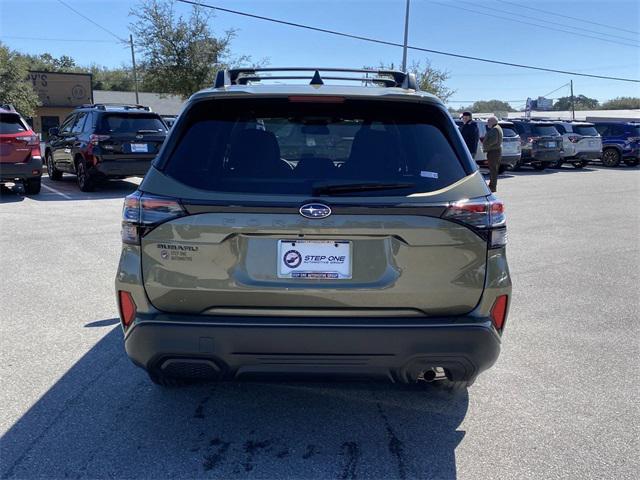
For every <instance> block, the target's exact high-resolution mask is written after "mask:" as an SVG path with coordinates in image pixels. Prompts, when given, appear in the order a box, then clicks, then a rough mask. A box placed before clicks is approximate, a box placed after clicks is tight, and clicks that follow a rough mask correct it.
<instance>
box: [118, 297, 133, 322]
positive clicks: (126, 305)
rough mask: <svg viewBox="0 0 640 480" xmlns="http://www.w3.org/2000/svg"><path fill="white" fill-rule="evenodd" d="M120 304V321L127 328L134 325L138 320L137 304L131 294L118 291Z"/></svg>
mask: <svg viewBox="0 0 640 480" xmlns="http://www.w3.org/2000/svg"><path fill="white" fill-rule="evenodd" d="M118 303H119V304H120V319H121V320H122V324H123V325H124V326H125V327H128V326H129V325H131V323H133V320H134V318H136V302H134V301H133V297H132V296H131V294H130V293H129V292H125V291H124V290H118Z"/></svg>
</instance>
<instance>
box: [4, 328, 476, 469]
mask: <svg viewBox="0 0 640 480" xmlns="http://www.w3.org/2000/svg"><path fill="white" fill-rule="evenodd" d="M114 320H115V319H107V320H100V321H96V322H91V323H90V324H89V325H92V326H99V325H100V326H101V325H107V324H109V322H111V321H114ZM14 381H21V380H17V379H14ZM467 408H468V395H467V392H466V390H464V391H462V392H458V393H455V394H454V393H451V392H448V391H442V390H440V389H437V388H434V387H430V386H427V387H425V388H421V389H418V388H409V387H407V386H400V385H392V384H379V383H355V382H347V383H344V382H343V383H309V382H305V383H283V382H230V383H219V384H208V385H199V386H192V387H187V388H182V389H163V388H160V387H157V386H155V385H153V384H151V383H150V382H149V380H148V379H147V377H146V375H145V374H144V372H142V371H141V370H139V369H137V368H136V367H134V366H133V365H132V364H131V363H130V362H129V360H128V359H127V358H126V356H125V353H124V349H123V346H122V333H121V331H120V328H119V327H116V328H113V329H111V330H110V331H109V333H108V334H107V335H106V336H105V337H104V338H103V339H102V340H100V341H99V342H98V343H97V344H96V345H95V346H94V347H93V348H92V349H91V350H90V351H89V352H88V353H87V354H85V355H84V357H82V358H81V359H80V360H79V361H78V362H77V363H76V364H75V365H74V366H73V367H72V368H71V369H70V370H69V371H68V372H67V373H66V374H65V375H64V376H63V377H62V378H60V380H59V381H58V382H57V383H56V384H55V385H53V386H52V387H51V388H50V389H49V390H48V391H47V392H46V393H45V394H44V395H43V396H42V397H41V398H40V399H39V400H38V401H37V402H36V403H35V404H34V405H33V406H32V407H31V408H30V409H29V410H28V411H27V412H26V413H25V414H24V415H23V416H22V417H21V418H20V419H19V420H18V421H17V422H16V423H15V424H14V425H13V426H12V427H11V428H10V429H9V430H8V431H7V433H6V434H5V435H4V436H3V437H2V439H1V440H0V448H1V452H0V453H1V456H0V458H1V459H2V462H1V468H2V478H38V477H41V478H43V477H46V478H63V477H64V478H66V477H73V478H104V477H110V478H114V477H115V478H158V477H163V478H202V477H216V478H247V477H251V478H341V479H355V478H399V479H411V478H455V477H456V461H455V449H456V447H457V445H458V444H459V443H460V441H461V440H462V438H463V437H464V432H463V431H459V430H457V428H458V426H459V425H460V423H461V422H462V420H463V419H464V417H465V414H466V412H467Z"/></svg>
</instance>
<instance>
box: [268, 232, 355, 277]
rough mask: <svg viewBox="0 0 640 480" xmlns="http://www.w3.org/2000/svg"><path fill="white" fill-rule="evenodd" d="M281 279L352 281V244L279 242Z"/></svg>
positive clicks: (331, 241)
mask: <svg viewBox="0 0 640 480" xmlns="http://www.w3.org/2000/svg"><path fill="white" fill-rule="evenodd" d="M278 278H313V279H325V280H348V279H350V278H351V242H348V241H345V240H279V241H278Z"/></svg>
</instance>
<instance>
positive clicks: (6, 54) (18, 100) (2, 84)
mask: <svg viewBox="0 0 640 480" xmlns="http://www.w3.org/2000/svg"><path fill="white" fill-rule="evenodd" d="M28 74H29V64H28V63H27V62H26V61H25V60H24V58H22V57H21V56H20V55H19V54H18V53H17V52H15V51H11V50H9V48H7V47H6V46H5V45H2V44H1V43H0V103H10V104H12V105H13V106H14V107H15V109H16V110H17V111H18V112H20V113H21V114H22V115H23V116H25V117H32V116H33V115H34V114H35V110H36V107H37V106H38V105H40V99H39V98H38V95H37V94H36V92H35V90H34V89H33V87H32V85H31V84H30V83H29V82H27V81H26V78H27V76H28Z"/></svg>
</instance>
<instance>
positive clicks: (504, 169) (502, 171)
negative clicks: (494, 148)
mask: <svg viewBox="0 0 640 480" xmlns="http://www.w3.org/2000/svg"><path fill="white" fill-rule="evenodd" d="M507 167H508V166H507V165H500V167H498V173H499V174H500V175H502V174H503V173H504V172H506V171H507Z"/></svg>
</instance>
